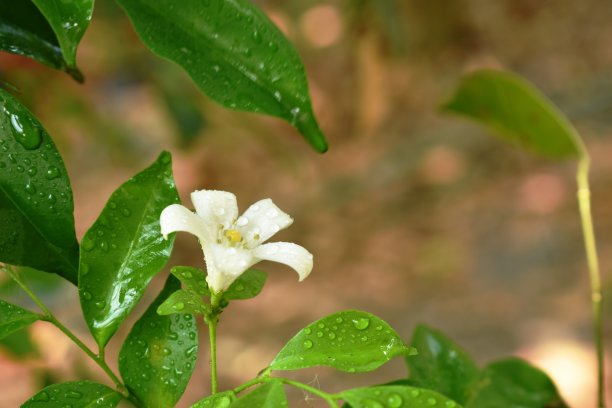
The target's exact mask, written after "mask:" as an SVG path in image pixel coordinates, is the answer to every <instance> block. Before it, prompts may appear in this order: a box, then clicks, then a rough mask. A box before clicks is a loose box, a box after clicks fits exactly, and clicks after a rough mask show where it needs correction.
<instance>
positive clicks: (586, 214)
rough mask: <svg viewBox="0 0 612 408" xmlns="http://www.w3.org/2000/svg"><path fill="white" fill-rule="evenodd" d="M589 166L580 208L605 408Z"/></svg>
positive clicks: (600, 399)
mask: <svg viewBox="0 0 612 408" xmlns="http://www.w3.org/2000/svg"><path fill="white" fill-rule="evenodd" d="M589 165H590V160H589V158H588V157H583V158H582V159H581V160H580V161H579V162H578V170H577V173H576V181H577V184H578V205H579V208H580V218H581V221H582V232H583V235H584V246H585V250H586V257H587V264H588V267H589V276H590V281H591V305H592V309H593V329H594V333H593V334H594V337H595V348H596V352H597V406H598V408H605V406H606V395H605V392H606V391H605V367H604V345H603V318H602V300H603V299H602V293H601V278H600V272H599V262H598V258H597V245H596V241H595V232H594V230H593V219H592V217H591V191H590V189H589Z"/></svg>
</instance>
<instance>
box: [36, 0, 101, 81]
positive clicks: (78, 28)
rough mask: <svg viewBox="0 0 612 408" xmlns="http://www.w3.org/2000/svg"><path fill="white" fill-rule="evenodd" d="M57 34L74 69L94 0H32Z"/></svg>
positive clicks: (67, 61)
mask: <svg viewBox="0 0 612 408" xmlns="http://www.w3.org/2000/svg"><path fill="white" fill-rule="evenodd" d="M32 2H33V3H34V4H35V5H36V7H38V9H39V10H40V12H41V13H42V14H43V15H44V16H45V17H46V19H47V21H48V22H49V24H50V25H51V28H52V29H53V31H54V32H55V35H56V36H57V40H58V41H59V45H60V47H61V49H62V53H63V54H64V61H66V65H67V66H68V68H70V69H76V50H77V46H78V45H79V41H81V38H82V37H83V34H85V30H87V27H88V26H89V21H90V20H91V15H92V13H93V7H94V0H70V1H66V0H32Z"/></svg>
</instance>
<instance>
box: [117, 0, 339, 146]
mask: <svg viewBox="0 0 612 408" xmlns="http://www.w3.org/2000/svg"><path fill="white" fill-rule="evenodd" d="M117 2H118V3H119V4H120V5H121V7H123V9H124V10H125V12H126V13H127V14H128V16H129V17H130V19H131V20H132V23H133V24H134V27H135V29H136V32H137V33H138V34H139V35H140V37H141V38H142V40H143V42H144V43H145V44H146V45H147V47H149V48H150V49H151V50H152V51H153V52H155V53H156V54H158V55H160V56H162V57H166V58H168V59H170V60H172V61H174V62H176V63H177V64H179V65H180V66H181V67H183V68H184V69H185V70H186V71H187V72H188V73H189V75H190V76H191V78H192V79H193V80H194V82H195V83H196V84H197V85H198V86H199V87H200V88H201V89H202V91H204V93H206V94H207V95H208V96H209V97H211V98H212V99H214V100H215V101H217V102H218V103H220V104H221V105H223V106H225V107H228V108H232V109H238V110H244V111H249V112H256V113H264V114H268V115H273V116H277V117H280V118H282V119H285V120H287V121H288V122H290V123H291V124H292V125H293V126H295V127H296V128H297V129H298V130H299V131H300V132H301V133H302V135H303V136H304V137H305V138H306V140H307V141H308V142H309V143H310V144H311V145H312V146H313V147H314V148H315V149H316V150H318V151H320V152H324V151H325V150H327V142H326V141H325V137H324V136H323V133H322V132H321V130H320V129H319V125H318V124H317V121H316V119H315V117H314V114H313V110H312V106H311V102H310V97H309V95H308V83H307V81H306V75H305V73H304V67H303V65H302V62H301V61H300V58H299V56H298V54H297V52H296V51H295V49H294V48H293V46H292V45H291V43H289V41H288V40H287V39H286V38H285V37H284V36H283V34H282V33H281V32H280V31H279V30H278V28H276V26H274V24H272V22H271V21H270V20H269V19H268V18H267V17H266V15H265V14H264V13H263V12H261V10H259V9H258V8H257V7H256V6H255V5H254V4H253V3H252V2H251V1H250V0H231V1H227V0H208V1H201V0H183V1H182V2H181V5H180V7H178V6H177V5H176V2H175V1H173V0H157V1H155V2H151V1H147V0H117Z"/></svg>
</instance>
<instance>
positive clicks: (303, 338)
mask: <svg viewBox="0 0 612 408" xmlns="http://www.w3.org/2000/svg"><path fill="white" fill-rule="evenodd" d="M415 352H416V351H415V350H414V348H412V347H410V346H407V345H406V344H404V342H403V341H402V339H401V338H400V337H399V335H398V334H397V333H396V332H395V330H393V329H392V328H391V327H390V326H389V325H388V324H387V323H386V322H384V321H383V320H381V319H379V318H378V317H376V316H374V315H372V314H370V313H366V312H360V311H356V310H348V311H344V312H338V313H334V314H332V315H329V316H327V317H324V318H323V319H321V320H317V321H316V322H314V323H311V324H309V325H308V326H306V327H305V328H304V329H302V330H301V331H300V332H299V333H298V334H296V335H295V337H293V338H292V339H291V340H289V342H288V343H287V344H286V345H285V347H283V349H282V350H281V351H280V352H279V353H278V355H277V356H276V357H275V358H274V361H272V363H271V364H270V368H271V369H273V370H296V369H300V368H307V367H314V366H328V367H333V368H336V369H338V370H341V371H347V372H351V373H353V372H364V371H372V370H375V369H376V368H378V367H380V366H381V365H383V364H385V363H386V362H387V361H389V360H391V359H392V358H393V357H397V356H409V355H412V354H415Z"/></svg>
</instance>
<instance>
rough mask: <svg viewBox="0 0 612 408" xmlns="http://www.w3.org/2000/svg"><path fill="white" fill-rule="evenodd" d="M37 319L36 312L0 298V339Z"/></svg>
mask: <svg viewBox="0 0 612 408" xmlns="http://www.w3.org/2000/svg"><path fill="white" fill-rule="evenodd" d="M39 319H40V318H39V317H38V315H37V314H36V313H32V312H30V311H28V310H25V309H22V308H20V307H19V306H15V305H13V304H11V303H8V302H5V301H4V300H0V339H2V338H4V337H6V336H8V335H9V334H11V333H14V332H16V331H18V330H21V329H23V328H24V327H28V326H29V325H31V324H32V323H34V322H35V321H37V320H39Z"/></svg>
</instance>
